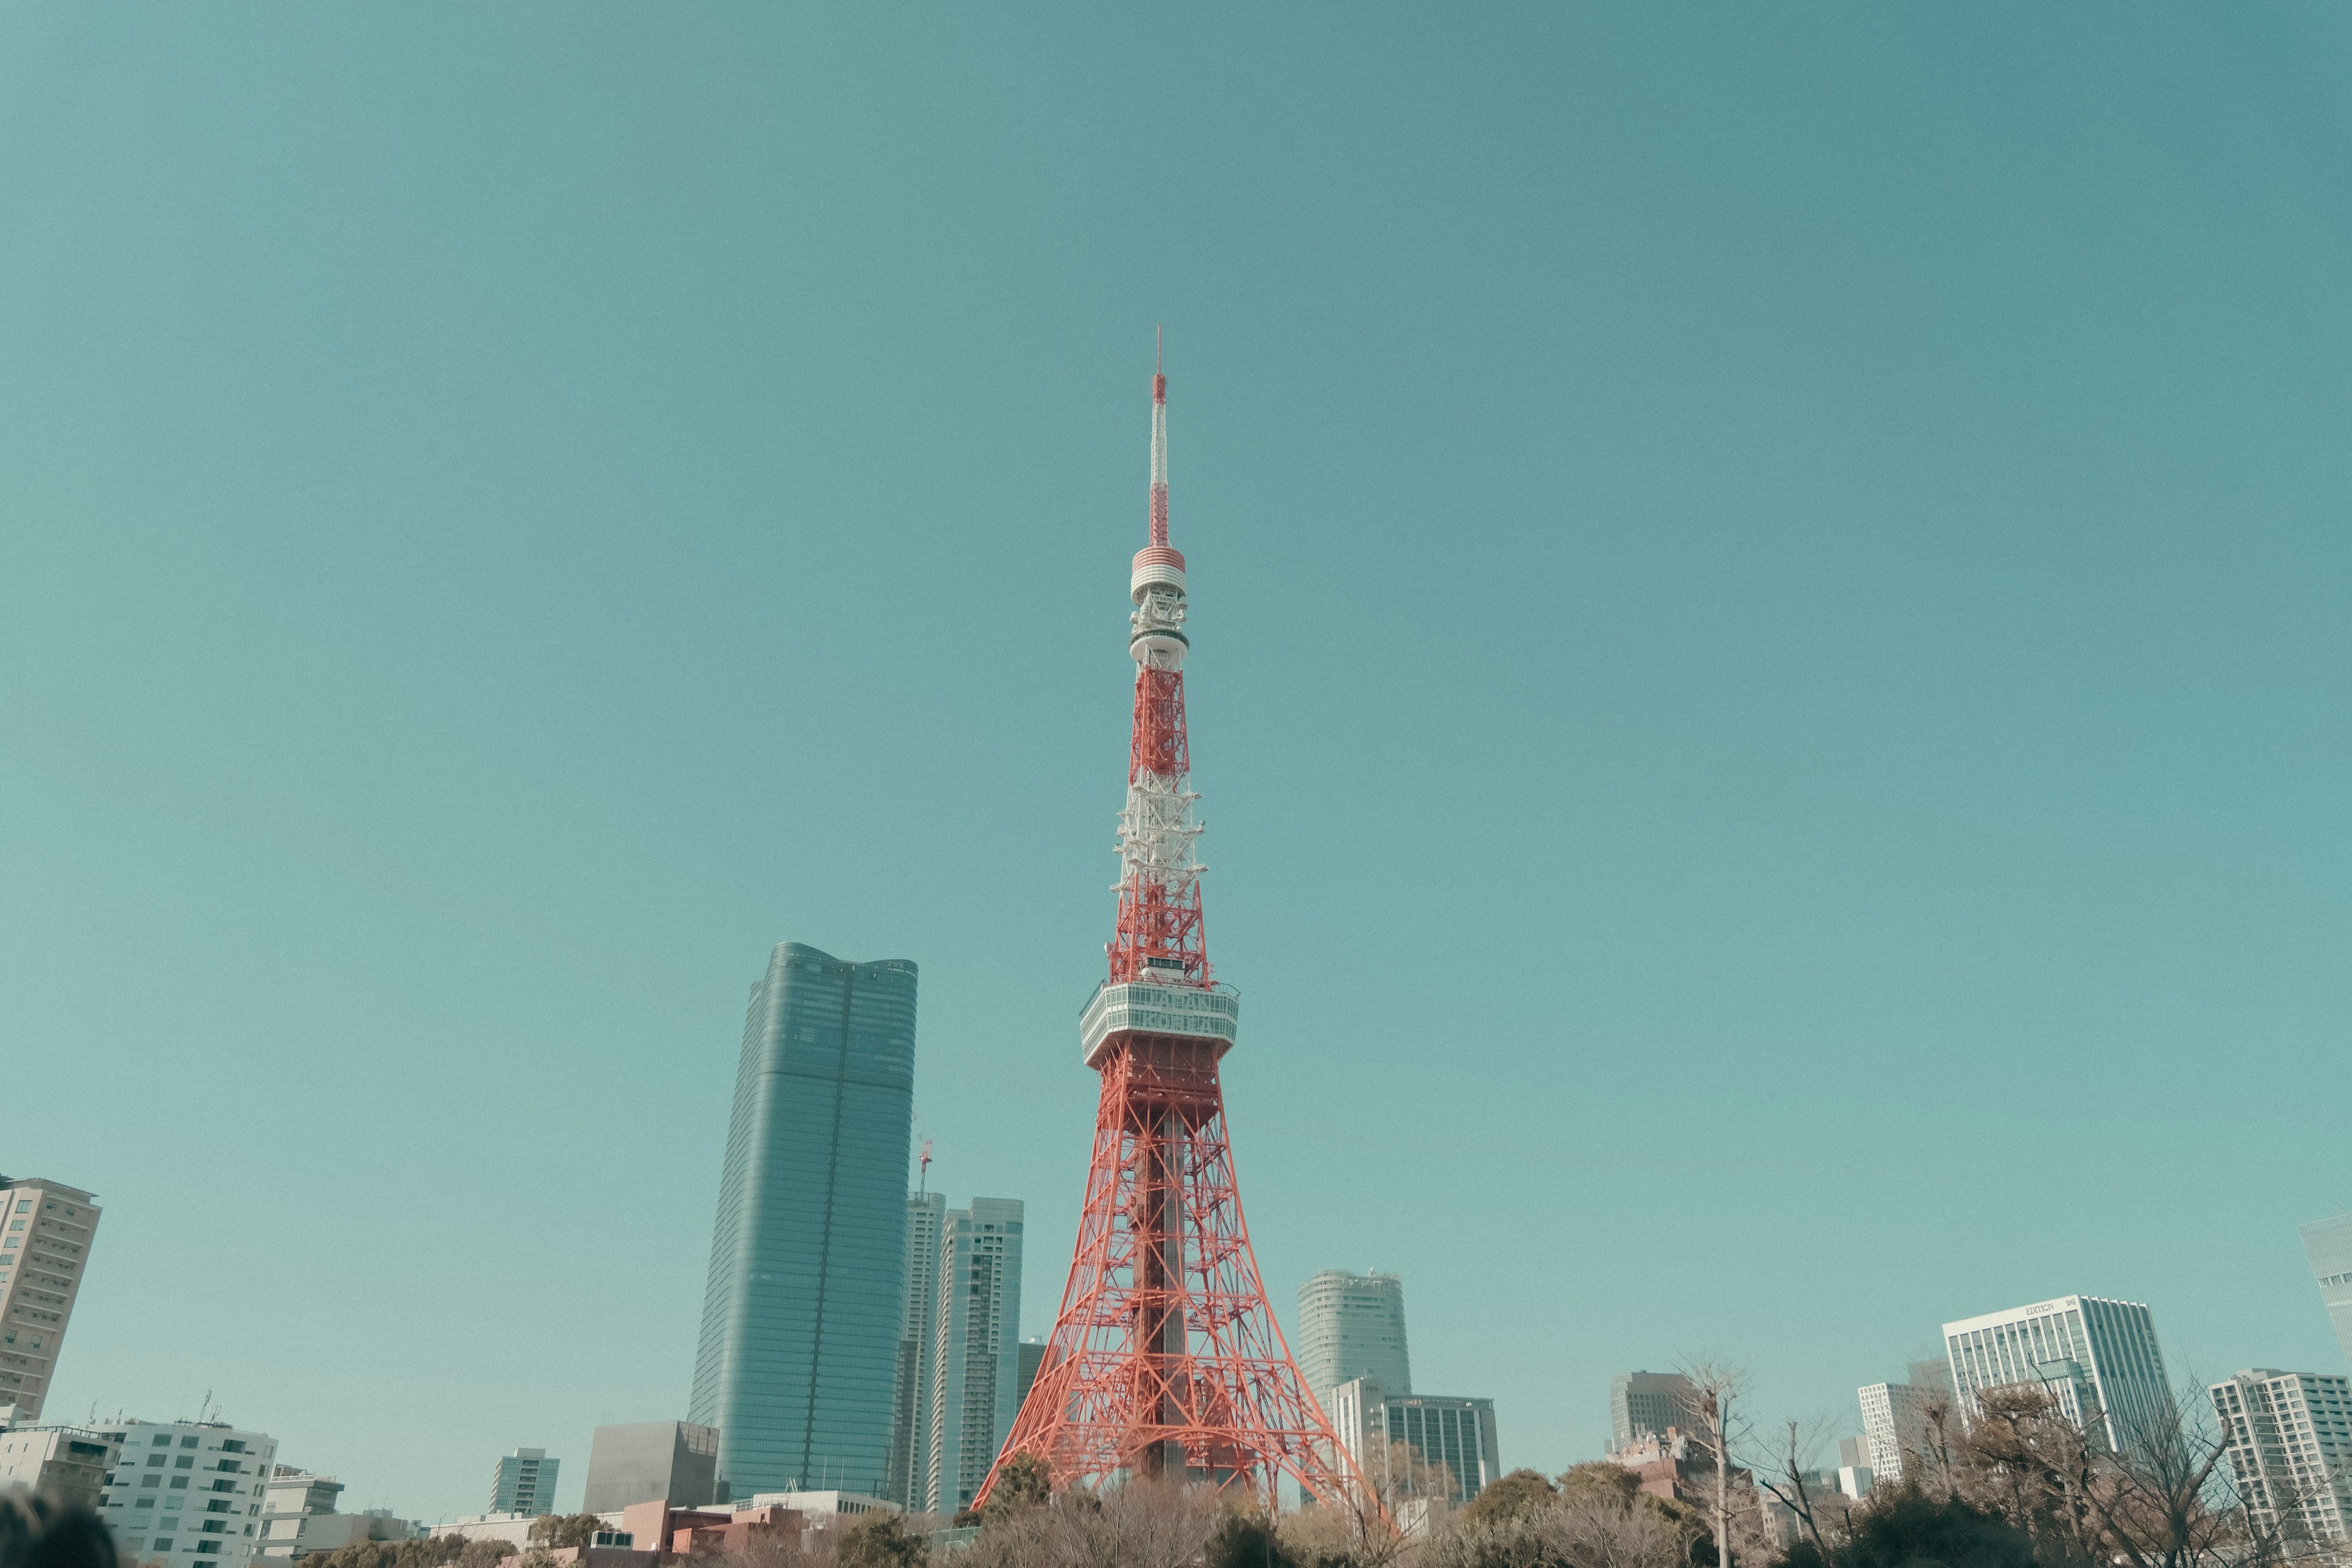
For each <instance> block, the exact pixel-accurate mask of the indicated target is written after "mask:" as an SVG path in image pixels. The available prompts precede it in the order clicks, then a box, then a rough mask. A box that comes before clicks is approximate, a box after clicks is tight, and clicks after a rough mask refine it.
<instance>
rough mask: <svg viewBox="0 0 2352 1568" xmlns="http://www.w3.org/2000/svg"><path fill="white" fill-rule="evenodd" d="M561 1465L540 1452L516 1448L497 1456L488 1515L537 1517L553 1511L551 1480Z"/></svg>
mask: <svg viewBox="0 0 2352 1568" xmlns="http://www.w3.org/2000/svg"><path fill="white" fill-rule="evenodd" d="M562 1465H563V1461H562V1460H561V1459H551V1458H548V1457H547V1450H546V1449H544V1448H517V1449H516V1450H515V1451H514V1452H513V1453H511V1454H501V1455H499V1463H498V1468H497V1469H496V1470H495V1471H493V1472H492V1474H491V1478H490V1511H491V1512H492V1513H520V1514H530V1515H532V1516H534V1517H535V1516H537V1515H539V1514H542V1513H553V1512H554V1511H555V1477H556V1472H557V1471H558V1470H560V1469H561V1468H562Z"/></svg>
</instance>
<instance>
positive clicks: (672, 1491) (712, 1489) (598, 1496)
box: [580, 1421, 724, 1513]
mask: <svg viewBox="0 0 2352 1568" xmlns="http://www.w3.org/2000/svg"><path fill="white" fill-rule="evenodd" d="M718 1494H719V1434H718V1432H717V1431H715V1430H713V1429H712V1428H710V1427H709V1426H695V1425H694V1424H693V1423H691V1422H688V1421H633V1422H629V1423H627V1424H626V1425H624V1426H599V1427H597V1428H596V1436H595V1437H594V1438H593V1440H592V1441H591V1442H590V1444H589V1447H588V1492H587V1496H586V1498H585V1499H584V1500H583V1501H582V1503H581V1505H580V1510H581V1511H582V1512H583V1513H614V1512H617V1511H619V1510H622V1509H625V1508H627V1507H628V1506H629V1505H630V1504H631V1503H640V1502H656V1501H658V1502H666V1503H667V1504H669V1505H670V1506H671V1507H672V1508H706V1507H709V1505H710V1504H712V1503H714V1502H721V1501H724V1499H722V1498H720V1497H719V1495H718Z"/></svg>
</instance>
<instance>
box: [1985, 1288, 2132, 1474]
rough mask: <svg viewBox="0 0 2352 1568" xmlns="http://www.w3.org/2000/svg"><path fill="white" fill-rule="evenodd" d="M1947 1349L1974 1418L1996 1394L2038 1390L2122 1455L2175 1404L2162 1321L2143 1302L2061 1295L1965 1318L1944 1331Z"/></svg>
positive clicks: (2076, 1423)
mask: <svg viewBox="0 0 2352 1568" xmlns="http://www.w3.org/2000/svg"><path fill="white" fill-rule="evenodd" d="M1944 1345H1945V1349H1946V1351H1947V1352H1948V1356H1949V1359H1950V1363H1951V1372H1952V1387H1953V1392H1954V1394H1955V1395H1956V1397H1957V1401H1958V1405H1959V1408H1960V1411H1961V1412H1962V1413H1963V1414H1964V1415H1966V1416H1967V1417H1968V1418H1969V1419H1971V1420H1973V1419H1974V1418H1975V1417H1976V1416H1977V1415H1979V1413H1980V1412H1981V1408H1982V1406H1981V1405H1980V1403H1979V1401H1980V1399H1981V1397H1982V1395H1983V1394H1984V1393H1985V1392H1986V1391H1987V1390H1989V1389H1994V1388H2003V1387H2012V1386H2018V1385H2035V1386H2039V1387H2041V1388H2042V1389H2043V1390H2045V1391H2047V1392H2048V1393H2049V1394H2051V1395H2052V1397H2053V1398H2054V1399H2055V1400H2056V1401H2057V1403H2058V1407H2059V1409H2060V1410H2062V1411H2063V1413H2064V1414H2065V1416H2066V1418H2067V1419H2068V1420H2070V1421H2072V1422H2074V1424H2075V1425H2076V1426H2081V1427H2083V1428H2084V1430H2085V1431H2086V1432H2089V1433H2091V1434H2092V1435H2093V1436H2098V1437H2100V1438H2102V1439H2103V1440H2104V1441H2105V1443H2106V1444H2107V1445H2108V1446H2109V1447H2113V1448H2116V1449H2122V1448H2126V1447H2136V1446H2137V1441H2136V1439H2137V1436H2138V1434H2140V1433H2141V1432H2143V1431H2145V1430H2147V1429H2149V1428H2150V1426H2152V1425H2154V1424H2156V1423H2158V1422H2160V1421H2161V1420H2162V1417H2163V1412H2164V1410H2165V1408H2166V1406H2167V1405H2169V1404H2170V1403H2171V1399H2172V1388H2171V1384H2170V1383H2169V1382H2168V1380H2167V1379H2166V1376H2165V1372H2164V1354H2163V1352H2162V1351H2161V1350H2160V1349H2159V1348H2158V1344H2157V1342H2156V1320H2155V1318H2154V1316H2153V1315H2152V1314H2150V1313H2149V1311H2148V1310H2147V1307H2146V1306H2145V1305H2144V1304H2142V1303H2140V1302H2137V1301H2113V1300H2106V1299H2105V1298H2104V1297H2099V1296H2061V1297H2057V1298H2055V1299H2054V1300H2048V1301H2036V1302H2034V1303H2032V1305H2030V1306H2024V1307H2011V1308H2010V1309H2009V1310H2006V1311H2000V1312H1988V1313H1986V1314H1984V1315H1983V1316H1981V1317H1976V1318H1963V1319H1960V1320H1959V1321H1956V1322H1949V1323H1946V1324H1945V1325H1944Z"/></svg>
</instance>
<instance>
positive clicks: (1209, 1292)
mask: <svg viewBox="0 0 2352 1568" xmlns="http://www.w3.org/2000/svg"><path fill="white" fill-rule="evenodd" d="M1129 596H1130V597H1131V598H1132V599H1133V600H1134V604H1135V611H1134V615H1133V616H1132V617H1131V625H1132V627H1133V635H1132V636H1131V637H1130V638H1129V644H1128V647H1129V652H1131V653H1132V654H1133V655H1134V657H1135V663H1136V672H1135V731H1134V740H1133V742H1132V744H1131V745H1130V747H1129V752H1128V761H1127V808H1126V809H1125V810H1124V811H1122V812H1120V813H1119V816H1118V852H1119V857H1120V859H1121V860H1122V861H1123V862H1124V875H1123V876H1122V877H1121V878H1120V879H1119V884H1118V935H1117V936H1116V937H1115V938H1113V939H1112V941H1111V943H1110V949H1109V952H1110V977H1109V979H1108V981H1107V982H1105V983H1104V984H1103V985H1102V986H1101V987H1100V988H1099V989H1097V991H1096V993H1095V995H1094V999H1093V1000H1092V1001H1091V1002H1090V1003H1088V1004H1087V1009H1086V1012H1085V1014H1084V1015H1083V1016H1081V1018H1080V1020H1079V1025H1078V1031H1079V1036H1080V1038H1081V1042H1082V1045H1083V1048H1084V1052H1085V1058H1086V1064H1087V1066H1088V1067H1090V1068H1093V1069H1094V1070H1095V1071H1096V1072H1097V1073H1099V1074H1101V1075H1102V1102H1101V1106H1100V1108H1099V1110H1097V1113H1096V1117H1095V1147H1094V1164H1093V1168H1092V1169H1091V1170H1090V1171H1089V1172H1088V1173H1087V1197H1086V1212H1085V1213H1084V1214H1083V1215H1081V1216H1080V1218H1079V1221H1078V1244H1077V1250H1076V1255H1075V1256H1074V1257H1073V1258H1071V1260H1070V1278H1069V1283H1068V1284H1067V1285H1066V1286H1065V1287H1064V1289H1063V1291H1062V1310H1061V1314H1060V1316H1059V1317H1058V1318H1057V1319H1056V1320H1055V1323H1054V1334H1053V1338H1052V1339H1051V1340H1050V1341H1049V1342H1047V1344H1046V1348H1045V1360H1044V1363H1043V1364H1041V1365H1040V1366H1039V1368H1038V1371H1037V1379H1036V1382H1035V1383H1034V1384H1032V1385H1031V1387H1030V1390H1029V1397H1028V1399H1027V1400H1026V1401H1025V1402H1024V1404H1023V1405H1022V1406H1021V1413H1020V1415H1018V1416H1017V1417H1016V1418H1015V1419H1014V1421H1013V1431H1012V1433H1011V1435H1010V1436H1007V1437H1006V1438H1005V1442H1004V1447H1003V1450H1002V1451H1001V1452H1000V1453H999V1454H998V1455H997V1458H996V1466H995V1468H994V1469H992V1471H991V1472H990V1474H989V1478H988V1480H987V1483H986V1484H985V1485H983V1486H982V1488H981V1491H980V1498H981V1500H986V1498H987V1497H988V1494H989V1492H990V1490H991V1489H993V1488H994V1486H995V1485H996V1481H997V1478H998V1477H999V1476H1000V1475H1001V1474H1002V1473H1003V1469H1004V1467H1005V1465H1006V1464H1007V1463H1009V1462H1010V1461H1011V1459H1012V1458H1013V1456H1014V1455H1017V1454H1022V1453H1027V1454H1032V1455H1034V1456H1035V1457H1036V1458H1039V1459H1041V1460H1043V1461H1044V1462H1045V1466H1046V1468H1047V1470H1048V1471H1049V1473H1050V1475H1051V1477H1052V1479H1053V1484H1054V1485H1055V1487H1056V1488H1060V1487H1066V1486H1070V1485H1074V1484H1081V1483H1095V1484H1098V1483H1100V1482H1103V1481H1105V1480H1108V1479H1112V1478H1113V1477H1117V1476H1121V1475H1124V1476H1129V1477H1162V1476H1164V1477H1169V1478H1178V1477H1188V1476H1189V1477H1192V1478H1193V1479H1211V1480H1214V1481H1217V1482H1219V1483H1221V1484H1224V1485H1229V1486H1234V1487H1240V1488H1245V1489H1248V1490H1250V1491H1251V1492H1253V1493H1255V1495H1256V1496H1257V1497H1258V1499H1259V1500H1261V1501H1262V1502H1263V1503H1264V1504H1265V1506H1267V1507H1268V1508H1269V1509H1270V1508H1272V1507H1273V1506H1274V1504H1275V1500H1276V1478H1277V1477H1278V1476H1280V1475H1282V1474H1284V1473H1287V1474H1288V1475H1289V1476H1290V1477H1291V1478H1292V1479H1294V1480H1296V1481H1297V1483H1298V1484H1299V1486H1301V1487H1302V1488H1303V1489H1306V1490H1307V1491H1308V1492H1311V1493H1314V1494H1315V1495H1317V1496H1318V1497H1321V1498H1324V1499H1327V1500H1339V1499H1341V1498H1343V1497H1356V1496H1361V1495H1362V1494H1361V1493H1360V1491H1359V1490H1358V1489H1357V1484H1356V1477H1355V1468H1354V1464H1353V1461H1352V1460H1351V1459H1350V1458H1349V1455H1348V1453H1347V1451H1346V1450H1345V1449H1344V1448H1342V1447H1340V1446H1339V1441H1338V1439H1337V1438H1336V1437H1335V1436H1334V1435H1333V1433H1332V1430H1331V1426H1330V1423H1329V1422H1328V1420H1327V1419H1326V1418H1325V1416H1324V1415H1323V1412H1322V1410H1321V1408H1320V1407H1319V1406H1318V1405H1317V1404H1316V1403H1315V1398H1314V1395H1312V1394H1309V1393H1308V1392H1307V1387H1306V1385H1305V1384H1303V1383H1302V1382H1301V1381H1300V1379H1299V1376H1298V1368H1297V1365H1296V1364H1295V1363H1293V1362H1292V1361H1291V1359H1290V1347H1289V1345H1288V1344H1287V1343H1286V1342H1285V1341H1284V1339H1283V1337H1282V1329H1281V1327H1280V1325H1278V1324H1277V1323H1276V1321H1275V1319H1274V1312H1273V1310H1272V1309H1271V1308H1269V1307H1268V1306H1267V1305H1266V1300H1265V1286H1264V1285H1263V1284H1262V1283H1260V1281H1259V1279H1258V1270H1257V1257H1256V1254H1255V1253H1254V1252H1253V1251H1252V1250H1251V1248H1250V1241H1249V1230H1248V1228H1247V1226H1244V1224H1243V1223H1242V1199H1241V1189H1240V1187H1239V1186H1238V1185H1236V1184H1235V1182H1234V1156H1233V1147H1232V1144H1231V1142H1229V1141H1228V1138H1227V1135H1226V1131H1225V1113H1224V1100H1223V1090H1222V1089H1220V1087H1219V1085H1218V1081H1217V1064H1218V1062H1219V1060H1220V1059H1221V1058H1223V1056H1224V1054H1225V1052H1227V1051H1228V1050H1230V1049H1232V1048H1233V1045H1234V1037H1235V1035H1236V1032H1237V1029H1238V1026H1239V1023H1240V1017H1241V1000H1240V998H1239V997H1238V996H1236V995H1235V994H1234V992H1233V990H1232V989H1231V988H1230V987H1227V986H1221V985H1218V984H1215V983H1214V982H1213V980H1212V979H1211V977H1210V970H1209V954H1208V949H1207V946H1206V943H1205V942H1204V940H1203V932H1202V925H1201V871H1202V866H1201V863H1200V862H1199V861H1198V860H1197V859H1195V858H1194V857H1193V840H1194V839H1195V838H1197V837H1199V836H1200V833H1201V828H1200V825H1199V824H1198V823H1196V822H1195V821H1194V820H1193V817H1192V804H1193V802H1194V801H1196V800H1197V799H1199V798H1200V797H1199V796H1198V795H1194V794H1193V793H1192V791H1191V790H1190V789H1188V788H1187V787H1186V777H1185V775H1186V774H1187V773H1189V772H1190V771H1191V764H1190V760H1189V757H1188V754H1187V752H1186V748H1185V742H1184V654H1185V651H1186V650H1187V648H1188V647H1190V646H1191V645H1190V643H1189V642H1188V641H1187V639H1186V637H1185V636H1184V558H1183V556H1181V555H1180V554H1178V553H1177V552H1175V551H1174V550H1173V549H1172V548H1171V547H1170V545H1169V543H1168V378H1167V377H1166V376H1164V375H1161V374H1157V372H1156V371H1155V373H1154V374H1153V376H1152V380H1151V542H1150V544H1148V545H1146V546H1145V547H1144V549H1143V550H1142V551H1140V552H1139V553H1138V554H1137V555H1136V557H1135V569H1134V573H1133V574H1132V576H1131V577H1130V578H1129Z"/></svg>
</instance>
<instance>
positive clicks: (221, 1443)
mask: <svg viewBox="0 0 2352 1568" xmlns="http://www.w3.org/2000/svg"><path fill="white" fill-rule="evenodd" d="M104 1430H105V1433H106V1436H108V1437H110V1439H112V1441H113V1442H114V1444H115V1447H116V1456H115V1461H114V1468H113V1470H112V1471H111V1472H110V1474H109V1476H108V1477H107V1480H106V1490H105V1494H104V1495H105V1502H104V1505H103V1508H102V1510H101V1514H102V1517H103V1518H104V1519H105V1521H106V1522H107V1526H108V1528H110V1530H112V1531H114V1540H115V1544H116V1545H118V1546H120V1547H121V1549H122V1550H123V1552H125V1553H126V1554H127V1555H128V1556H130V1557H131V1558H134V1559H137V1560H139V1561H142V1562H145V1561H157V1562H162V1563H166V1564H168V1565H169V1568H183V1565H187V1564H206V1565H211V1564H219V1565H221V1568H246V1564H247V1563H249V1562H250V1561H251V1560H252V1558H253V1556H254V1552H255V1548H256V1546H257V1544H258V1540H257V1538H258V1536H259V1534H260V1528H261V1505H262V1502H263V1500H264V1497H265V1495H266V1494H267V1492H268V1486H269V1479H270V1477H271V1475H272V1474H273V1473H274V1468H273V1465H272V1462H271V1461H272V1460H273V1459H275V1458H276V1457H277V1453H278V1444H277V1441H276V1440H275V1439H274V1438H272V1437H271V1436H269V1435H268V1433H266V1432H243V1431H239V1430H237V1429H236V1428H235V1427H233V1426H226V1425H224V1424H223V1423H221V1422H218V1421H175V1422H172V1423H169V1424H168V1425H167V1424H165V1423H163V1422H157V1421H128V1422H121V1423H109V1424H108V1425H107V1426H106V1427H105V1429H104Z"/></svg>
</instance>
